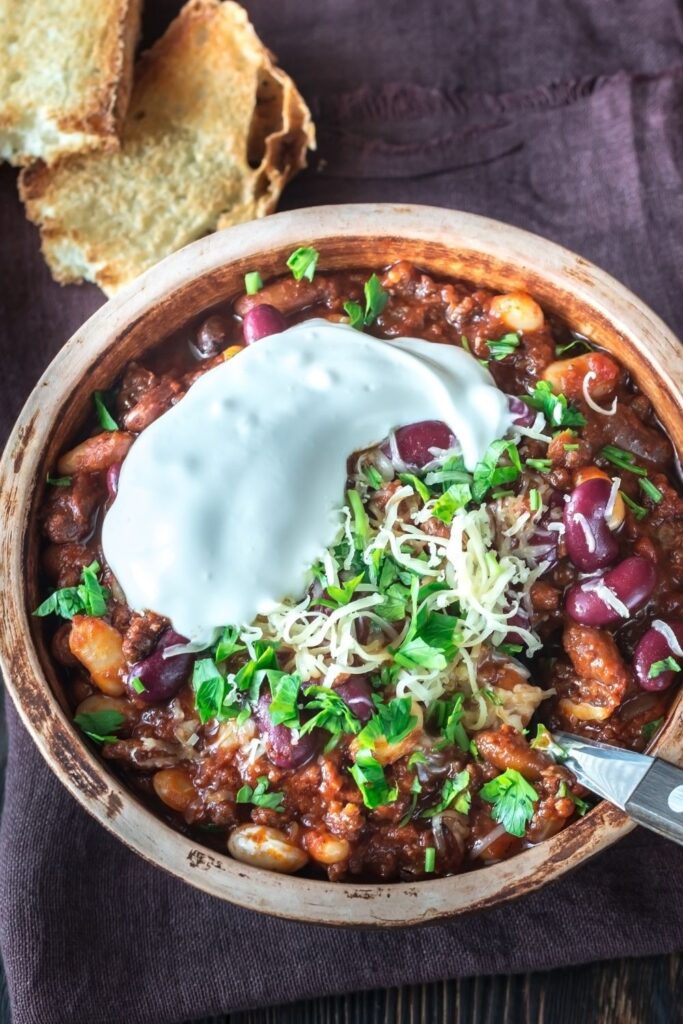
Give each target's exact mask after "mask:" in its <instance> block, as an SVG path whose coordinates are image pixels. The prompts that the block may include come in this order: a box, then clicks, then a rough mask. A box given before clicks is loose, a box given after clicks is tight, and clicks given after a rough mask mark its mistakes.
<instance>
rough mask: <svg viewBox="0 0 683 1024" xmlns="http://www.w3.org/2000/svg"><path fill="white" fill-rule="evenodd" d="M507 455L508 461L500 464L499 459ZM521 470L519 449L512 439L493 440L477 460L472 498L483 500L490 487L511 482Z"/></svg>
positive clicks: (478, 500)
mask: <svg viewBox="0 0 683 1024" xmlns="http://www.w3.org/2000/svg"><path fill="white" fill-rule="evenodd" d="M504 457H507V459H508V462H507V463H504V464H503V465H500V461H501V459H503V458H504ZM521 472H522V463H521V461H520V458H519V451H518V449H517V445H516V444H515V443H514V441H493V442H492V443H491V444H490V445H489V446H488V448H487V449H486V454H485V455H484V458H483V459H482V460H481V462H478V463H477V465H476V467H475V470H474V478H473V480H472V498H473V499H474V501H477V502H481V501H483V499H484V497H485V495H486V494H487V493H488V492H489V491H490V490H491V488H492V487H499V486H500V485H502V484H509V483H513V482H514V481H515V480H517V478H518V477H519V475H520V473H521Z"/></svg>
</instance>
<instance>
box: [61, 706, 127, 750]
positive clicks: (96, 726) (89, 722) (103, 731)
mask: <svg viewBox="0 0 683 1024" xmlns="http://www.w3.org/2000/svg"><path fill="white" fill-rule="evenodd" d="M125 720H126V716H125V715H123V714H121V712H120V711H113V710H112V711H82V712H81V714H80V715H75V716H74V722H75V723H76V725H77V726H78V728H79V729H80V730H81V732H84V733H85V735H86V736H89V737H90V739H91V740H95V741H96V742H97V743H116V741H117V739H118V737H117V736H116V735H115V733H116V732H117V731H118V730H119V729H120V728H121V726H122V725H123V723H124V722H125Z"/></svg>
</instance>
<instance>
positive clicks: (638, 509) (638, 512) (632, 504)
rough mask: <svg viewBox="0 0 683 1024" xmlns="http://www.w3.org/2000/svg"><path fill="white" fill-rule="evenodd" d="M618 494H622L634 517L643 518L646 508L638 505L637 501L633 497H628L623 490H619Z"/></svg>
mask: <svg viewBox="0 0 683 1024" xmlns="http://www.w3.org/2000/svg"><path fill="white" fill-rule="evenodd" d="M619 494H620V495H621V496H622V498H623V499H624V501H625V503H626V504H627V505H628V507H629V508H630V509H631V512H633V514H634V516H635V517H636V519H644V518H645V516H646V515H647V509H646V508H643V506H642V505H639V504H638V502H637V501H634V500H633V498H629V496H628V494H625V493H624V491H619Z"/></svg>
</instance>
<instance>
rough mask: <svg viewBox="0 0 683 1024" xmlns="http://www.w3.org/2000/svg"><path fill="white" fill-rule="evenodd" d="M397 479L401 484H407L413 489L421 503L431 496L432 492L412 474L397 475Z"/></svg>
mask: <svg viewBox="0 0 683 1024" xmlns="http://www.w3.org/2000/svg"><path fill="white" fill-rule="evenodd" d="M398 478H399V480H400V481H401V483H402V484H408V485H409V486H410V487H412V488H413V490H414V491H415V493H416V494H419V496H420V497H421V498H422V500H423V501H429V499H430V498H431V496H432V492H431V491H430V490H429V488H428V487H427V485H426V483H425V482H424V481H423V480H420V478H419V476H415V474H414V473H399V474H398Z"/></svg>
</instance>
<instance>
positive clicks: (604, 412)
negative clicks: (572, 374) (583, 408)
mask: <svg viewBox="0 0 683 1024" xmlns="http://www.w3.org/2000/svg"><path fill="white" fill-rule="evenodd" d="M597 378H598V375H597V373H596V372H595V370H589V371H588V373H587V374H586V375H585V377H584V378H583V381H582V383H581V390H582V392H583V398H584V401H585V403H586V405H587V406H588V407H589V408H591V409H592V410H593V412H599V413H600V415H601V416H614V415H615V413H616V411H617V404H618V400H617V396H616V395H615V396H614V398H613V399H612V404H611V406H610V408H609V409H603V407H602V406H601V405H598V403H597V402H595V401H594V400H593V399H592V398H591V395H590V391H589V390H588V385H589V384H590V382H591V381H592V380H597Z"/></svg>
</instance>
